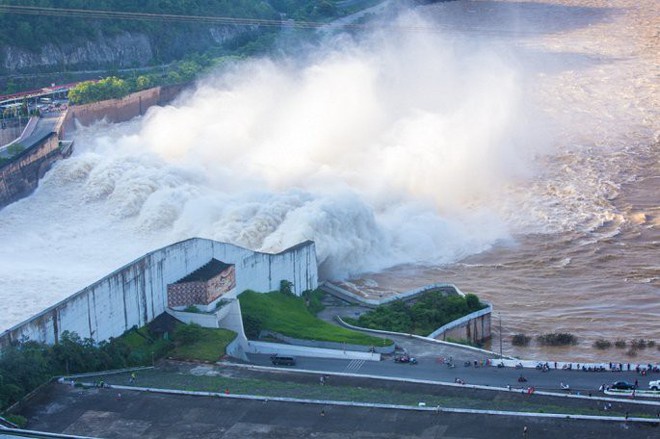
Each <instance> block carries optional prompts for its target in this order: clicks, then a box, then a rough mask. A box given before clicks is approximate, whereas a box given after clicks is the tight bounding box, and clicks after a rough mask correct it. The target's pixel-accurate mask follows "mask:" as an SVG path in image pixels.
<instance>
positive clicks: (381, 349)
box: [261, 331, 396, 354]
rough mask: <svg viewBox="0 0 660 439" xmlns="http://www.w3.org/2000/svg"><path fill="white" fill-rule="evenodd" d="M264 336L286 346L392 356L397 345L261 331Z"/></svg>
mask: <svg viewBox="0 0 660 439" xmlns="http://www.w3.org/2000/svg"><path fill="white" fill-rule="evenodd" d="M261 332H262V334H261V335H262V336H263V335H270V336H271V337H273V338H276V339H278V340H280V341H282V342H284V343H286V344H292V345H296V346H308V347H313V348H323V349H340V350H349V351H358V352H372V351H373V352H377V353H380V354H391V353H393V352H394V350H395V348H396V344H394V343H392V344H391V345H389V346H365V345H354V344H346V343H336V342H331V341H316V340H304V339H300V338H293V337H288V336H286V335H282V334H278V333H277V332H272V331H261Z"/></svg>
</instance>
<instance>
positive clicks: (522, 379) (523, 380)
mask: <svg viewBox="0 0 660 439" xmlns="http://www.w3.org/2000/svg"><path fill="white" fill-rule="evenodd" d="M518 382H519V383H526V382H527V378H525V377H524V376H522V375H520V376H519V377H518Z"/></svg>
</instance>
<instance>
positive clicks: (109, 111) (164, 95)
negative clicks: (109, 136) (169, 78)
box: [65, 85, 185, 132]
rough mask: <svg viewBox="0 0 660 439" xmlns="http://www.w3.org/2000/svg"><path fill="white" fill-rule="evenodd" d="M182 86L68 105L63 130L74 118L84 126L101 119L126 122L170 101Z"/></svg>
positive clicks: (69, 128) (156, 88)
mask: <svg viewBox="0 0 660 439" xmlns="http://www.w3.org/2000/svg"><path fill="white" fill-rule="evenodd" d="M184 87H185V85H172V86H167V87H155V88H150V89H148V90H142V91H139V92H136V93H131V94H130V95H128V96H125V97H123V98H121V99H110V100H107V101H101V102H93V103H91V104H83V105H72V106H70V107H69V112H68V118H67V123H66V125H65V130H66V131H67V132H68V131H69V130H71V129H73V128H75V125H74V123H73V121H74V120H75V121H77V122H78V123H80V124H82V125H85V126H86V125H90V124H92V123H94V122H96V121H98V120H101V119H105V120H107V121H108V122H112V123H117V122H126V121H128V120H131V119H133V118H134V117H137V116H141V115H143V114H144V113H145V112H146V111H147V109H149V107H152V106H154V105H165V104H167V103H169V102H171V101H172V100H173V99H174V98H175V97H176V96H177V95H178V94H179V93H180V92H181V91H182V90H183V89H184Z"/></svg>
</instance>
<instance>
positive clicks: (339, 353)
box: [245, 341, 380, 361]
mask: <svg viewBox="0 0 660 439" xmlns="http://www.w3.org/2000/svg"><path fill="white" fill-rule="evenodd" d="M245 349H246V351H247V352H250V353H253V354H279V355H292V356H300V357H316V358H343V359H349V360H365V361H380V354H378V353H371V352H356V351H349V350H339V349H324V348H312V347H308V346H295V345H289V344H280V343H268V342H265V341H249V342H248V343H247V346H245Z"/></svg>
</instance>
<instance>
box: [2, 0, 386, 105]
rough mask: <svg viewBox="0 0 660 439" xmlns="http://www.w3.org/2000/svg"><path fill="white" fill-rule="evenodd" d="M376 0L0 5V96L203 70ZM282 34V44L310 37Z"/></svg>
mask: <svg viewBox="0 0 660 439" xmlns="http://www.w3.org/2000/svg"><path fill="white" fill-rule="evenodd" d="M379 1H381V0H94V1H93V2H92V1H87V0H0V29H2V31H1V32H0V95H2V94H9V93H14V92H16V91H18V90H25V89H31V88H39V87H43V86H46V85H50V84H51V83H56V84H59V83H68V82H74V81H80V80H85V79H96V78H99V77H107V76H118V77H121V78H124V79H128V78H131V77H138V76H140V75H143V76H144V75H147V76H148V75H157V74H160V75H161V76H163V75H169V74H170V73H172V72H171V71H170V70H172V68H174V70H177V68H178V66H179V64H180V62H181V61H184V60H185V62H188V61H190V60H194V61H195V62H196V63H197V64H199V65H201V66H202V67H205V66H206V67H208V65H211V64H213V60H216V59H218V58H221V57H226V56H232V55H238V56H251V55H254V54H258V53H264V52H268V51H270V50H271V48H272V47H273V44H274V42H276V41H278V39H279V35H280V32H281V30H282V28H281V27H280V23H281V21H282V20H288V19H293V20H296V21H298V22H305V23H310V22H318V23H321V22H326V21H328V20H331V19H333V18H335V17H339V16H343V15H346V14H349V13H352V12H355V11H356V10H359V9H361V8H365V7H368V6H371V5H373V4H375V3H378V2H379ZM18 8H20V9H18ZM104 11H106V12H104ZM90 14H91V15H90ZM118 14H119V15H120V17H118ZM138 14H139V16H138ZM163 15H169V16H170V17H164V16H163ZM177 16H178V18H177ZM181 16H185V17H186V18H185V19H182V18H181ZM246 20H247V22H246ZM307 27H308V26H303V28H307ZM312 27H314V26H312ZM287 29H288V31H287V36H286V38H287V41H288V43H287V44H286V45H285V46H287V47H290V46H292V45H291V44H290V43H291V41H292V40H291V39H292V38H301V35H300V34H301V33H306V34H305V36H304V37H302V39H304V40H305V41H309V36H310V32H313V29H299V30H298V31H296V32H295V33H294V34H292V33H291V32H290V29H291V28H290V27H288V28H287ZM200 60H201V61H200ZM173 65H174V67H172V66H173ZM159 72H160V73H159ZM173 75H174V76H176V75H179V76H181V75H182V74H181V72H178V71H175V72H174V74H173ZM183 76H186V75H183ZM171 79H172V80H168V81H166V82H169V83H172V82H179V81H178V80H177V78H171ZM181 79H186V78H181ZM152 82H153V81H152ZM160 82H162V81H160Z"/></svg>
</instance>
